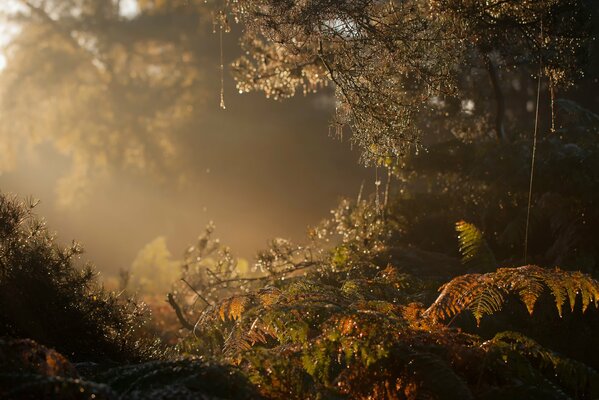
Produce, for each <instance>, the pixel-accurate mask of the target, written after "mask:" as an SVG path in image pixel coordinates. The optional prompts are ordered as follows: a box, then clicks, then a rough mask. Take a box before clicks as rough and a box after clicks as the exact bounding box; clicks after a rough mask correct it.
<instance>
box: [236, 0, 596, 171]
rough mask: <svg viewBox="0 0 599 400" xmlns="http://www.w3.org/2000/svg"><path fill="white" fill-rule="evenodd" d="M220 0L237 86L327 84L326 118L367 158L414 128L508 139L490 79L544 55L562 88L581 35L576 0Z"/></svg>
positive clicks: (400, 146) (500, 100) (289, 88)
mask: <svg viewBox="0 0 599 400" xmlns="http://www.w3.org/2000/svg"><path fill="white" fill-rule="evenodd" d="M225 3H227V4H228V7H229V10H231V12H232V13H233V15H234V17H235V18H236V19H239V20H240V21H241V22H242V23H243V25H244V30H245V31H244V36H243V38H242V46H243V47H244V49H245V50H246V52H247V55H246V56H243V57H241V58H240V59H239V60H238V61H237V62H236V63H235V64H234V66H233V70H234V75H235V78H236V80H237V86H238V88H239V90H240V91H241V92H247V91H253V90H257V91H262V92H264V93H265V94H266V96H268V97H273V98H285V97H291V96H293V95H294V94H295V93H296V91H297V90H298V89H299V90H300V91H303V92H304V93H306V92H312V91H316V90H318V89H320V88H321V87H323V86H327V85H328V84H329V83H333V84H334V87H335V95H336V99H337V108H336V114H335V119H334V121H333V126H334V127H335V128H336V129H337V131H338V133H340V132H341V131H342V129H343V128H342V127H343V126H344V125H349V126H351V128H352V130H353V133H354V135H353V137H352V140H353V141H354V142H355V143H356V144H358V145H359V146H360V148H361V150H362V154H363V160H364V161H365V162H367V163H381V159H383V160H384V159H385V158H386V157H398V156H401V155H404V154H405V153H406V152H407V151H408V150H409V149H410V148H412V147H413V146H414V145H416V146H418V144H419V143H420V142H421V139H422V136H423V134H422V129H424V128H426V130H428V131H431V130H434V129H439V128H441V129H440V130H439V131H437V132H443V130H444V129H447V128H449V129H450V130H453V131H454V133H455V134H456V135H460V136H464V135H466V137H467V136H469V135H470V134H471V133H475V134H477V135H479V137H480V136H481V135H482V136H483V137H484V136H486V135H487V134H488V132H489V131H490V130H495V135H496V136H497V137H499V138H501V139H504V140H508V139H509V137H511V136H513V133H512V132H509V131H508V130H509V126H507V125H506V122H507V121H506V110H505V98H504V97H505V96H506V90H505V88H504V87H503V86H505V85H502V84H501V82H500V81H499V80H500V79H502V78H506V77H508V79H512V80H517V81H519V82H522V84H519V85H520V90H521V89H522V86H523V85H524V83H523V82H524V81H526V79H527V78H526V76H527V74H530V73H531V72H532V71H534V70H538V64H539V62H541V60H542V63H543V68H544V75H545V76H546V77H548V78H549V80H550V85H551V87H552V88H555V87H556V86H558V85H564V84H568V82H569V81H570V79H571V78H572V77H573V76H574V75H576V74H577V73H578V72H579V69H578V68H579V66H580V63H581V62H582V61H583V59H584V57H583V53H584V46H585V43H586V39H587V38H588V36H589V32H588V30H586V28H585V24H587V23H588V14H587V12H586V9H585V4H584V2H582V1H577V0H544V1H499V0H497V1H487V2H467V3H464V2H462V1H453V0H448V1H447V0H441V1H439V0H434V1H433V0H410V1H373V0H359V1H354V0H352V1H346V0H336V1H323V0H310V1H301V2H293V1H269V0H251V1H243V2H236V1H227V2H225ZM498 71H501V75H503V76H502V77H501V78H500V73H499V72H498ZM481 81H482V82H481ZM552 93H553V92H552ZM493 98H494V100H490V99H493ZM493 101H494V102H496V103H497V107H496V110H494V104H493V103H492V102H493ZM447 117H450V118H447ZM493 117H495V123H493V122H491V120H492V119H493ZM450 119H451V122H448V120H450ZM433 120H434V121H436V123H431V121H433ZM468 132H470V133H468Z"/></svg>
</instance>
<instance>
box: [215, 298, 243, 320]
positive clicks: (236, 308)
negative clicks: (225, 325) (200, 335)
mask: <svg viewBox="0 0 599 400" xmlns="http://www.w3.org/2000/svg"><path fill="white" fill-rule="evenodd" d="M248 302H249V296H246V295H239V296H233V297H230V298H228V299H226V300H225V301H223V302H222V303H221V304H220V306H219V309H218V314H219V316H220V319H221V320H222V321H225V320H227V319H232V320H238V319H239V318H241V314H242V313H243V312H244V311H245V306H246V305H247V303H248Z"/></svg>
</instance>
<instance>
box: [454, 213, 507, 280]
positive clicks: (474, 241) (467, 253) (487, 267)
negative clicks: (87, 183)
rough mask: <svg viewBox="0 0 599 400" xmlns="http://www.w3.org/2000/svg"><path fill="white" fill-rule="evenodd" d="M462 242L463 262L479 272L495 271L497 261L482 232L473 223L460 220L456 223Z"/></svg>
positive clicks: (459, 238)
mask: <svg viewBox="0 0 599 400" xmlns="http://www.w3.org/2000/svg"><path fill="white" fill-rule="evenodd" d="M455 229H456V231H457V233H458V240H459V242H460V253H461V254H462V264H464V265H466V266H467V267H468V268H469V269H470V270H472V271H477V272H487V271H493V270H494V269H495V268H497V261H496V260H495V256H494V255H493V252H492V251H491V249H490V248H489V246H488V244H487V242H486V240H485V239H484V238H483V234H482V232H481V231H480V230H479V229H478V228H477V227H476V226H475V225H473V224H470V223H468V222H465V221H459V222H457V223H456V224H455Z"/></svg>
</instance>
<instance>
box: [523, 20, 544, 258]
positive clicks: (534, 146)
mask: <svg viewBox="0 0 599 400" xmlns="http://www.w3.org/2000/svg"><path fill="white" fill-rule="evenodd" d="M542 43H543V21H541V46H542ZM542 74H543V54H542V53H541V56H540V58H539V77H538V79H537V107H536V112H535V130H534V135H533V140H532V157H531V160H530V181H529V185H528V206H527V208H526V230H525V232H524V264H526V263H527V261H528V228H529V225H530V208H531V203H532V183H533V178H534V174H535V157H536V153H537V132H538V128H539V100H540V98H541V76H542Z"/></svg>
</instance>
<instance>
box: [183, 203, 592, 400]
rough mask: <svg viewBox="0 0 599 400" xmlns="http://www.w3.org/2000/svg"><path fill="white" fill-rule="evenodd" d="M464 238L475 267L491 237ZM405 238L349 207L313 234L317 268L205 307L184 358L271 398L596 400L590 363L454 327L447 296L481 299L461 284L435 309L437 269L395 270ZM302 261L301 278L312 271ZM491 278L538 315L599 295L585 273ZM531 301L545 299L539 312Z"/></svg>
mask: <svg viewBox="0 0 599 400" xmlns="http://www.w3.org/2000/svg"><path fill="white" fill-rule="evenodd" d="M458 230H459V232H460V233H461V234H462V235H463V238H464V239H465V237H469V238H470V240H468V241H466V240H464V243H468V246H464V250H465V254H470V255H471V256H473V257H474V255H476V254H477V253H476V252H475V251H473V250H472V249H478V250H480V249H481V247H480V243H476V241H477V240H482V235H481V234H480V231H478V230H477V229H476V227H474V226H473V225H468V224H466V223H463V222H462V223H459V224H458ZM401 232H402V224H401V222H400V221H397V220H393V219H392V218H390V216H389V215H384V214H382V213H381V212H380V211H378V207H376V206H375V201H374V200H369V201H366V200H360V202H359V203H358V204H355V203H353V202H350V201H346V202H343V203H342V205H341V206H340V207H339V209H337V210H335V211H334V212H333V215H332V217H331V218H330V219H328V220H326V221H324V222H323V223H322V224H320V225H319V226H317V227H315V228H314V229H312V230H311V238H312V239H313V241H312V242H310V245H309V246H307V247H306V249H308V248H313V249H316V248H320V249H325V248H327V247H328V250H327V251H326V252H325V253H322V255H321V258H320V259H319V262H318V263H317V264H315V265H313V266H311V267H310V268H307V269H298V270H297V271H296V273H294V274H289V275H286V276H285V279H278V276H271V277H270V278H269V279H261V280H259V281H257V282H259V283H256V282H254V284H253V287H252V288H250V290H249V291H247V290H246V289H241V288H237V289H236V290H235V291H234V292H232V293H231V292H229V294H228V295H224V296H223V297H221V299H220V300H218V299H217V298H214V300H213V301H214V303H212V304H209V305H201V306H199V307H195V312H194V311H193V310H192V312H190V313H189V314H188V315H190V316H191V315H193V316H194V317H193V321H194V322H195V325H194V327H193V332H190V336H189V337H188V339H186V341H185V348H186V349H187V351H190V352H199V353H200V354H211V355H212V356H213V357H218V358H220V359H221V360H226V361H227V362H229V363H231V364H232V365H235V366H238V367H239V368H241V370H242V371H244V373H246V374H247V375H248V376H249V377H250V379H251V380H252V382H253V383H254V384H256V385H257V387H258V388H260V391H261V393H262V394H263V395H264V396H266V397H269V398H294V399H295V398H297V399H311V398H314V399H316V398H321V397H331V398H348V399H349V398H352V399H353V398H364V399H366V398H369V399H417V398H423V396H424V398H448V399H452V398H455V399H468V398H473V399H474V398H481V399H487V398H488V399H491V398H499V397H497V396H499V393H527V396H528V397H527V398H548V399H552V398H560V396H561V395H562V394H563V395H570V396H578V397H579V398H593V396H594V395H595V393H596V391H597V384H598V382H599V381H598V379H597V374H596V372H595V371H594V370H592V369H591V368H589V367H587V366H586V365H584V364H583V363H580V362H577V361H574V360H571V359H569V358H568V357H566V356H562V355H560V354H558V353H556V352H554V351H551V350H548V349H546V348H544V347H542V346H540V345H539V344H537V343H536V342H535V341H534V340H532V339H529V338H527V337H526V336H524V335H522V334H515V333H514V334H513V333H505V334H500V335H498V336H496V337H495V338H494V339H492V340H487V341H485V340H484V339H483V338H481V337H479V336H478V335H476V334H467V333H463V332H461V331H460V330H459V329H456V328H451V327H447V326H445V325H444V324H443V323H442V319H443V318H441V317H440V316H439V315H437V314H436V313H438V312H439V310H440V309H441V306H440V305H441V304H444V303H445V302H448V293H449V292H451V293H452V295H453V296H454V297H452V298H451V299H458V300H457V303H458V304H459V305H460V306H461V305H462V303H460V301H461V300H462V299H461V298H460V297H459V295H460V294H465V296H470V292H469V291H468V290H467V289H468V288H464V287H459V288H458V287H457V285H456V286H455V287H453V288H450V287H449V286H451V285H453V283H452V282H454V281H450V283H448V284H447V285H446V287H445V291H443V292H442V293H441V295H440V296H439V297H438V299H437V300H436V301H434V302H433V300H434V299H433V298H432V297H431V296H434V289H435V286H434V285H435V282H437V278H436V277H435V274H436V272H434V271H435V269H434V268H433V269H431V270H428V271H426V270H422V271H419V272H416V271H417V270H414V271H415V273H410V272H407V271H408V270H407V269H406V270H402V269H403V268H401V267H397V266H395V265H394V264H395V263H397V265H400V264H401V263H405V262H406V259H405V257H406V254H401V253H402V250H403V251H405V248H402V247H400V246H397V244H396V243H394V242H396V241H397V240H401ZM327 244H328V245H327ZM274 248H275V249H276V248H277V245H274ZM272 251H274V252H276V251H277V250H272ZM485 251H488V252H489V254H490V250H489V249H488V248H486V250H485ZM420 254H421V255H422V257H429V258H428V260H429V262H437V263H441V264H442V263H443V259H442V258H437V259H435V258H433V257H432V256H430V255H427V253H425V252H423V253H420ZM487 256H488V255H487ZM470 259H472V257H471V258H470ZM433 260H435V261H433ZM300 262H301V261H296V264H295V265H296V267H298V268H299V267H302V266H303V264H300ZM458 265H459V263H458ZM443 267H445V268H447V266H446V265H443V266H442V265H439V266H438V268H439V270H441V269H442V268H443ZM288 268H290V267H288ZM300 272H301V273H300ZM469 276H471V275H466V276H465V277H469ZM482 276H485V277H488V278H486V279H488V280H489V283H491V282H493V279H496V280H497V282H496V283H497V285H498V287H500V288H503V287H507V286H506V285H512V286H510V288H511V289H513V291H516V292H517V294H521V295H522V296H523V297H525V298H526V301H528V302H529V303H528V304H529V305H530V306H531V310H532V307H534V303H535V302H536V301H537V300H538V298H539V296H540V294H541V292H542V290H544V289H545V286H547V287H549V289H550V290H549V291H550V292H551V293H552V294H553V295H554V296H556V298H558V297H559V296H562V297H561V298H558V304H559V305H560V306H561V305H562V303H566V302H567V303H568V304H570V302H572V305H574V304H575V302H576V301H577V299H576V296H574V297H571V296H572V295H573V293H575V292H576V291H577V290H579V291H580V292H581V293H582V294H581V295H580V297H582V303H584V304H583V306H584V308H586V307H587V306H588V305H589V303H590V302H593V303H594V302H595V301H596V300H597V299H598V297H597V295H598V294H599V293H598V292H597V288H598V286H597V282H596V281H594V280H592V279H591V278H589V277H588V276H585V275H583V274H581V273H570V272H564V271H555V270H545V269H542V268H540V267H532V266H529V267H521V268H512V269H508V268H505V269H500V270H498V271H497V272H496V273H494V275H493V274H486V275H482ZM499 277H501V279H503V280H502V281H501V282H499V279H500V278H499ZM240 278H242V277H240ZM459 279H460V278H456V281H458V280H459ZM464 279H467V278H464ZM531 284H533V285H532V286H531ZM535 285H536V286H535ZM472 286H473V287H474V285H472ZM480 286H481V288H483V289H486V288H487V287H489V286H491V285H490V284H488V285H480ZM531 287H532V289H531ZM535 288H536V289H535ZM537 289H538V290H537ZM481 290H482V289H481ZM498 290H503V289H498ZM518 290H519V291H518ZM527 290H533V291H534V290H537V291H536V292H534V293H535V296H536V297H535V298H534V301H533V298H532V297H531V296H530V295H529V294H528V293H527V292H526V291H527ZM200 294H201V293H200ZM507 294H508V291H507V290H506V291H505V293H503V292H502V296H503V297H507ZM526 296H528V297H526ZM503 297H502V299H503ZM467 298H469V297H467ZM429 301H430V302H433V305H432V306H431V307H430V308H429V309H427V308H426V307H425V306H424V304H423V302H426V303H428V302H429ZM559 301H561V302H559ZM578 302H580V300H578ZM484 304H485V305H487V304H488V303H484ZM469 305H470V303H468V304H466V306H469ZM501 305H502V304H501ZM454 314H455V312H454V313H450V315H449V316H453V315H454ZM443 316H446V315H443ZM208 338H210V339H208ZM497 377H500V378H499V379H497Z"/></svg>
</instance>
